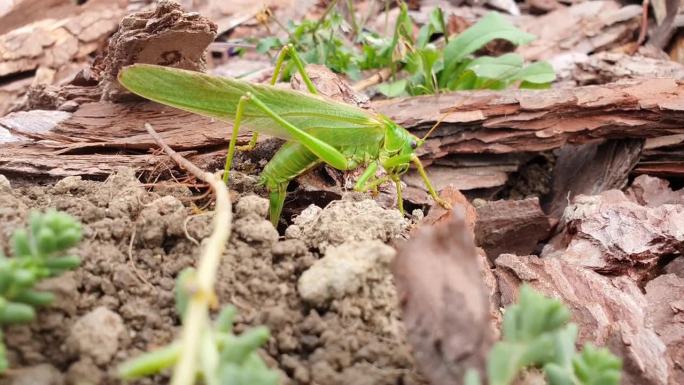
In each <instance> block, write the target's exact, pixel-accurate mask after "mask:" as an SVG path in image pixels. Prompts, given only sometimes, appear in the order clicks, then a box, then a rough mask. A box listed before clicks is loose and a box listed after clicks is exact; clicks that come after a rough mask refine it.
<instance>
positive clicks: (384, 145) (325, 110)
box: [119, 47, 448, 224]
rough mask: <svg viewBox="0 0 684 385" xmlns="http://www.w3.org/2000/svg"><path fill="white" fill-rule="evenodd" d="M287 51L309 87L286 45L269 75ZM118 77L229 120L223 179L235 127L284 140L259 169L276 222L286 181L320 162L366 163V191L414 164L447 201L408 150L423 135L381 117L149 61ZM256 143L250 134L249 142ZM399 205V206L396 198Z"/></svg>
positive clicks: (339, 165)
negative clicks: (382, 174) (382, 173)
mask: <svg viewBox="0 0 684 385" xmlns="http://www.w3.org/2000/svg"><path fill="white" fill-rule="evenodd" d="M287 53H290V54H291V55H292V58H293V59H294V60H295V63H296V64H297V66H298V69H299V70H300V73H301V74H302V77H303V78H304V81H305V83H306V84H307V86H308V88H309V90H310V91H311V92H312V93H315V92H316V91H315V88H313V85H312V84H311V81H310V80H309V79H308V77H307V76H306V73H305V72H304V70H303V65H302V63H301V61H300V60H299V58H298V57H297V56H296V54H295V53H294V51H293V50H292V48H291V47H286V49H285V50H283V53H281V55H280V57H279V59H278V63H277V65H276V73H275V74H274V77H273V79H272V82H275V80H276V79H277V73H278V71H279V69H280V66H281V65H282V60H283V58H284V55H285V54H287ZM119 82H120V83H121V84H123V85H124V86H125V87H126V88H127V89H129V90H130V91H132V92H134V93H136V94H138V95H140V96H143V97H145V98H148V99H150V100H153V101H156V102H159V103H162V104H166V105H170V106H173V107H176V108H180V109H183V110H186V111H190V112H194V113H197V114H200V115H204V116H208V117H213V118H217V119H221V120H225V121H232V122H233V132H232V135H231V140H230V145H229V150H228V155H227V158H226V168H225V171H224V176H225V179H226V180H227V175H228V172H229V170H230V167H231V163H232V158H233V155H234V151H235V148H236V147H235V143H236V140H237V133H238V130H239V129H240V128H241V127H243V126H247V127H249V128H251V129H252V130H253V131H255V132H260V133H265V134H268V135H271V136H275V137H279V138H282V139H285V140H287V142H286V143H285V144H284V145H283V146H282V147H281V148H280V150H278V152H276V154H275V155H274V156H273V158H272V159H271V160H270V162H269V163H268V164H267V165H266V167H265V168H264V170H263V172H262V174H261V181H262V183H263V184H264V185H265V186H266V187H267V189H268V190H269V199H270V209H269V214H270V219H271V221H272V222H273V223H274V224H276V223H277V222H278V219H279V217H280V213H281V210H282V208H283V202H284V200H285V195H286V190H287V186H288V184H289V182H290V181H291V180H292V179H294V178H295V177H297V176H298V175H301V174H302V173H304V172H306V171H308V170H309V169H311V168H312V167H314V166H315V165H317V164H319V163H321V162H324V163H327V164H329V165H330V166H332V167H334V168H336V169H339V170H352V169H355V168H357V167H360V166H368V168H367V170H366V172H364V173H363V175H362V176H361V177H360V178H359V181H358V183H357V184H356V186H355V189H356V190H359V191H366V190H367V189H369V188H375V187H377V185H378V184H380V183H381V182H384V181H388V180H389V181H393V182H394V183H396V184H397V190H398V193H399V194H401V186H400V184H399V177H400V175H401V174H403V173H404V172H406V171H407V170H408V168H409V164H410V163H414V164H415V165H416V166H417V167H418V170H419V172H420V174H421V176H422V177H423V179H424V181H425V184H426V186H427V188H428V191H429V192H430V194H431V195H432V197H433V198H434V199H435V200H436V201H437V202H439V203H440V204H442V205H445V206H448V205H447V204H446V203H445V202H443V201H442V200H441V199H440V198H439V197H438V196H437V194H436V193H435V191H434V189H433V187H432V185H431V183H430V181H429V180H428V178H427V176H426V175H425V172H424V170H423V168H422V166H421V164H420V161H419V160H418V157H417V156H416V155H415V153H414V150H415V149H416V148H417V147H418V146H419V145H420V144H422V143H423V140H420V139H418V138H417V137H415V136H414V135H412V134H411V133H409V132H408V131H407V130H405V129H404V128H402V127H400V126H398V125H397V124H395V123H394V122H392V121H391V120H390V119H388V118H387V117H385V116H382V115H379V114H373V113H371V112H369V111H366V110H363V109H361V108H358V107H356V106H351V105H347V104H343V103H340V102H337V101H334V100H330V99H327V98H323V97H320V96H317V95H306V94H303V93H301V92H297V91H293V90H283V89H279V88H276V87H273V86H267V85H261V84H252V83H248V82H244V81H239V80H235V79H228V78H221V77H216V76H210V75H206V74H202V73H197V72H191V71H185V70H179V69H174V68H167V67H160V66H154V65H146V64H136V65H133V66H130V67H126V68H124V69H123V70H122V71H121V72H120V74H119ZM255 142H256V134H255V137H254V138H253V140H252V141H251V142H250V146H248V147H252V146H253V144H254V143H255ZM378 167H383V168H384V169H385V171H387V177H384V178H381V179H376V178H375V171H376V170H377V168H378ZM399 208H400V209H401V210H402V211H403V208H402V205H401V197H400V199H399Z"/></svg>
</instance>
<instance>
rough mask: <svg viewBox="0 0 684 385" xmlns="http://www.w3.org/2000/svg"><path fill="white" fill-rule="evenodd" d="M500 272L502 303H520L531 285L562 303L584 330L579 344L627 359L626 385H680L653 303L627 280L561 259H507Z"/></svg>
mask: <svg viewBox="0 0 684 385" xmlns="http://www.w3.org/2000/svg"><path fill="white" fill-rule="evenodd" d="M495 274H496V276H497V279H498V283H499V288H500V290H501V301H502V305H509V304H511V303H513V302H515V301H516V300H517V297H518V288H519V287H520V284H521V283H523V282H526V283H528V284H530V285H531V286H532V287H534V288H535V289H537V290H538V291H540V292H541V293H543V294H545V295H547V296H551V297H555V298H559V299H561V300H562V301H563V302H564V303H565V304H566V305H567V306H568V307H569V308H570V310H571V311H572V321H573V322H576V323H577V324H578V326H579V341H580V343H585V342H592V343H594V344H598V345H603V346H607V347H608V348H609V349H610V350H611V351H613V352H614V353H615V354H618V355H619V356H621V357H622V359H623V380H622V384H624V385H656V384H657V385H675V384H677V382H676V381H675V378H676V377H675V376H677V375H678V374H677V373H679V371H681V367H676V366H675V365H674V364H673V362H672V361H671V360H670V359H669V358H668V354H667V353H668V347H667V345H666V342H665V340H664V338H663V337H662V336H661V335H659V334H658V332H657V330H656V329H654V328H653V327H652V326H651V325H650V322H649V319H648V317H649V311H648V310H647V308H648V304H649V301H648V300H647V298H646V297H645V296H644V295H643V294H642V292H641V290H640V289H639V287H638V286H637V285H636V283H635V282H634V281H632V280H631V279H629V278H627V277H616V278H608V277H605V276H602V275H600V274H598V273H596V272H594V271H591V270H589V269H585V268H583V267H581V266H578V265H576V264H573V263H570V262H567V261H563V260H561V259H558V258H544V259H540V258H538V257H535V256H529V257H518V256H515V255H510V254H507V255H502V256H500V257H499V258H498V259H497V260H496V269H495Z"/></svg>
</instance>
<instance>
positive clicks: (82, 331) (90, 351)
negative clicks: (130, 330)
mask: <svg viewBox="0 0 684 385" xmlns="http://www.w3.org/2000/svg"><path fill="white" fill-rule="evenodd" d="M123 332H124V326H123V320H122V319H121V317H120V316H119V315H118V314H117V313H114V312H113V311H111V310H109V309H107V308H105V307H98V308H96V309H95V310H93V311H91V312H89V313H88V314H86V315H84V316H83V317H81V318H80V319H79V320H78V321H76V322H75V323H74V325H73V326H72V327H71V333H70V334H69V337H68V338H67V342H66V344H67V350H69V351H71V352H73V353H74V354H77V355H79V356H85V357H91V358H92V359H93V360H94V361H95V363H97V364H98V365H105V364H107V363H108V362H109V361H110V360H111V359H112V357H113V356H114V354H115V353H116V351H117V350H118V349H119V337H120V335H121V334H122V333H123Z"/></svg>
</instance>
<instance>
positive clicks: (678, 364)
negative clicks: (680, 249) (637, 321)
mask: <svg viewBox="0 0 684 385" xmlns="http://www.w3.org/2000/svg"><path fill="white" fill-rule="evenodd" d="M681 259H682V257H680V260H681ZM646 300H647V301H648V307H647V308H646V312H647V317H648V318H647V319H648V321H649V323H650V324H651V325H653V329H654V330H655V332H656V333H658V336H660V339H661V340H662V341H663V342H664V343H665V346H666V348H667V357H668V358H669V359H670V360H671V361H672V363H673V364H674V372H673V373H672V377H671V378H670V383H671V384H682V383H684V278H683V277H681V276H676V275H674V274H666V275H661V276H659V277H657V278H655V279H654V280H652V281H650V282H649V283H648V284H647V285H646Z"/></svg>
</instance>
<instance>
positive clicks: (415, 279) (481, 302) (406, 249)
mask: <svg viewBox="0 0 684 385" xmlns="http://www.w3.org/2000/svg"><path fill="white" fill-rule="evenodd" d="M454 210H455V213H454V215H453V216H452V218H451V220H450V221H449V222H447V223H442V224H441V225H439V226H434V227H430V226H426V227H423V228H421V229H419V230H418V234H417V235H416V236H414V237H412V238H411V239H410V240H409V241H407V242H405V243H404V244H402V245H400V246H399V250H398V253H397V257H396V259H395V261H394V267H393V271H394V275H395V280H396V282H397V287H398V290H399V298H400V301H401V307H402V311H403V320H404V323H405V324H406V330H407V333H408V340H409V342H410V343H411V345H412V346H413V353H414V356H415V358H416V361H417V362H418V364H419V366H420V368H421V370H422V372H423V373H424V374H425V375H426V377H428V378H429V379H430V382H431V383H432V384H435V385H442V384H444V385H446V384H461V383H462V381H463V375H464V373H465V371H466V370H467V369H468V368H474V369H478V370H480V371H482V369H483V368H484V364H485V357H486V354H487V352H488V351H489V348H490V346H491V343H492V340H491V332H490V330H489V329H490V328H488V327H486V326H485V325H489V324H491V318H490V315H489V301H488V299H487V295H486V291H485V287H484V285H483V282H482V278H481V277H480V267H479V263H478V258H480V257H479V256H478V253H477V250H476V248H475V244H474V242H473V238H472V236H471V232H472V229H470V230H469V229H468V228H467V225H466V223H465V216H466V214H465V209H464V208H463V207H462V206H460V207H457V208H455V209H454Z"/></svg>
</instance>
